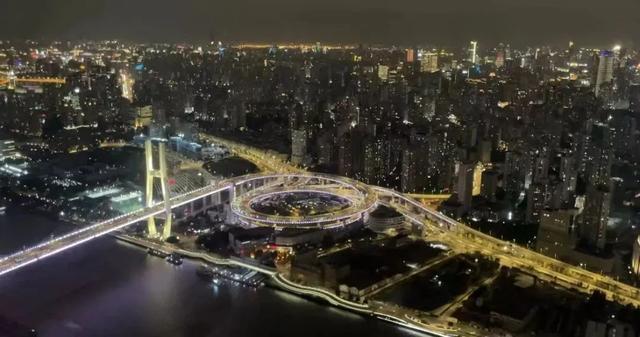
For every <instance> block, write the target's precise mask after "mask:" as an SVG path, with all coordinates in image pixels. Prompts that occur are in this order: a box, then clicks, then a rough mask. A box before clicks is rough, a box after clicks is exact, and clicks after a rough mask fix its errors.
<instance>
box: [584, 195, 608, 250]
mask: <svg viewBox="0 0 640 337" xmlns="http://www.w3.org/2000/svg"><path fill="white" fill-rule="evenodd" d="M610 207H611V190H610V187H609V186H608V185H599V186H590V187H589V188H588V190H587V197H586V200H585V205H584V211H583V212H582V226H581V228H580V239H581V240H582V242H583V243H584V244H585V245H586V246H587V247H588V248H590V249H592V250H595V251H596V252H600V251H602V250H604V248H605V245H606V243H607V236H606V235H607V223H608V221H609V209H610Z"/></svg>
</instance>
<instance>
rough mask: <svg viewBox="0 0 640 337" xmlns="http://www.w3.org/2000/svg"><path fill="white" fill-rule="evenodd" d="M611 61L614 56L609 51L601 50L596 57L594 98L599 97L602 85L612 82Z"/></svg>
mask: <svg viewBox="0 0 640 337" xmlns="http://www.w3.org/2000/svg"><path fill="white" fill-rule="evenodd" d="M613 60H614V54H613V52H611V51H609V50H603V51H601V52H600V54H599V56H598V71H597V73H596V86H595V94H596V97H599V96H600V95H601V89H602V88H601V87H602V85H603V84H607V83H610V82H611V80H613Z"/></svg>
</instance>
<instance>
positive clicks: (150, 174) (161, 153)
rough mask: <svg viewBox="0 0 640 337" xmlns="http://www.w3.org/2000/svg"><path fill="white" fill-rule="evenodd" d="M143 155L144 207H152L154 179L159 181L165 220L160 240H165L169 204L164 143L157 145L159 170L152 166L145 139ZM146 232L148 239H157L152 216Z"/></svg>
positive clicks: (147, 143) (169, 233)
mask: <svg viewBox="0 0 640 337" xmlns="http://www.w3.org/2000/svg"><path fill="white" fill-rule="evenodd" d="M144 155H145V160H146V171H147V191H146V192H147V193H146V205H145V206H146V207H152V206H154V205H153V183H154V180H155V178H158V179H160V186H161V192H162V199H163V200H164V209H165V217H166V220H165V222H164V226H163V227H162V236H161V238H162V239H167V238H168V237H169V236H171V222H172V220H173V219H172V215H171V204H170V203H169V200H170V198H171V197H170V195H169V188H168V186H167V184H168V178H167V158H166V144H165V143H164V142H160V144H158V162H159V165H158V166H159V168H158V169H155V168H154V165H153V145H152V144H151V140H150V139H147V140H145V142H144ZM147 230H148V234H149V237H152V238H155V237H158V231H157V228H156V221H155V218H154V217H153V216H151V217H149V219H148V220H147Z"/></svg>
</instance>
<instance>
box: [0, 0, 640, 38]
mask: <svg viewBox="0 0 640 337" xmlns="http://www.w3.org/2000/svg"><path fill="white" fill-rule="evenodd" d="M211 37H214V38H215V39H216V40H218V39H222V40H225V41H229V40H231V41H248V42H274V41H275V42H278V41H280V42H282V41H290V40H292V41H310V42H313V41H322V42H347V43H351V42H363V43H384V44H390V43H397V44H418V43H433V44H437V45H445V46H458V45H460V44H462V43H465V42H466V41H468V40H470V39H478V40H479V41H480V42H481V44H482V43H485V44H493V43H496V42H500V41H505V42H511V43H512V44H514V45H527V44H541V43H550V44H565V43H567V41H569V40H574V41H576V42H577V43H579V44H581V45H590V46H610V45H612V44H613V43H623V44H625V45H628V44H629V43H635V44H636V45H640V0H1V1H0V38H47V39H49V38H93V39H101V38H120V39H126V40H132V41H141V42H153V41H171V42H176V41H187V42H201V41H207V40H209V39H210V38H211Z"/></svg>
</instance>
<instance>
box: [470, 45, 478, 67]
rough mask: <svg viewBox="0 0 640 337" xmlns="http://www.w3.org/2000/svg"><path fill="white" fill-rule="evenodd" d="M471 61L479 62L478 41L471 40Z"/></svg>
mask: <svg viewBox="0 0 640 337" xmlns="http://www.w3.org/2000/svg"><path fill="white" fill-rule="evenodd" d="M469 62H471V63H473V64H477V63H478V41H471V43H470V44H469Z"/></svg>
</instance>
